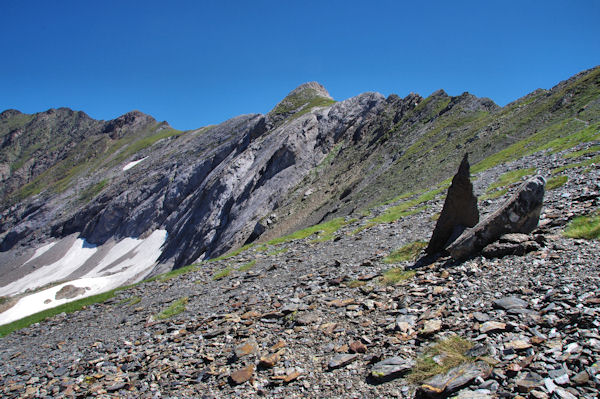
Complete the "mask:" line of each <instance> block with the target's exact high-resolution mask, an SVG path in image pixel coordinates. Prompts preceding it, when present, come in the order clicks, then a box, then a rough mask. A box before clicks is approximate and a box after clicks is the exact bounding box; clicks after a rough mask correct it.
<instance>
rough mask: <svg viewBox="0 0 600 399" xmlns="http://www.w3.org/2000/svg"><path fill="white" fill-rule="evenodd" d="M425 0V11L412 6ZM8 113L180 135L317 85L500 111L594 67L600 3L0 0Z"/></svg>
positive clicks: (2, 87) (0, 88)
mask: <svg viewBox="0 0 600 399" xmlns="http://www.w3.org/2000/svg"><path fill="white" fill-rule="evenodd" d="M417 3H422V4H417ZM0 10H1V12H0V34H1V37H2V46H1V47H0V48H1V54H2V60H1V62H0V110H4V109H8V108H16V109H18V110H20V111H22V112H27V113H33V112H39V111H44V110H46V109H48V108H56V107H63V106H64V107H70V108H73V109H76V110H83V111H85V112H86V113H87V114H89V115H90V116H92V117H93V118H96V119H112V118H115V117H117V116H119V115H121V114H123V113H125V112H127V111H130V110H133V109H138V110H140V111H142V112H145V113H148V114H151V115H152V116H154V117H155V118H156V119H158V120H160V121H162V120H167V121H168V122H169V123H170V124H171V125H172V126H173V127H175V128H177V129H182V130H184V129H192V128H198V127H201V126H204V125H208V124H214V123H219V122H221V121H223V120H226V119H228V118H230V117H233V116H236V115H240V114H245V113H255V112H256V113H266V112H268V111H269V110H270V109H271V108H272V107H273V106H274V105H275V104H276V103H277V102H278V101H279V100H281V99H282V98H283V97H284V96H285V95H286V94H287V93H288V92H289V91H291V90H292V89H294V88H295V87H297V86H298V85H299V84H301V83H303V82H307V81H312V80H316V81H318V82H320V83H321V84H323V85H324V86H325V87H326V88H327V89H328V90H329V92H330V93H331V95H332V96H333V97H334V98H335V99H336V100H343V99H346V98H349V97H352V96H354V95H357V94H359V93H362V92H365V91H378V92H380V93H383V94H385V95H388V94H392V93H396V94H398V95H400V96H405V95H407V94H409V93H410V92H416V93H419V94H421V95H423V96H427V95H429V94H431V93H432V92H433V91H435V90H437V89H440V88H442V89H444V90H446V92H448V93H449V94H451V95H458V94H461V93H462V92H463V91H469V92H471V93H473V94H475V95H477V96H482V97H490V98H491V99H492V100H494V101H495V102H496V103H498V104H500V105H505V104H506V103H508V102H510V101H513V100H515V99H517V98H519V97H521V96H523V95H525V94H527V93H529V92H531V91H533V90H535V89H536V88H540V87H541V88H550V87H552V86H553V85H554V84H556V83H558V82H559V81H561V80H564V79H566V78H568V77H570V76H571V75H573V74H575V73H577V72H580V71H582V70H584V69H588V68H591V67H593V66H596V65H598V64H600V23H598V21H599V20H600V1H596V0H589V1H578V0H570V1H566V0H565V1H552V0H547V1H523V0H520V1H501V2H488V1H428V2H403V1H372V2H367V1H352V0H345V1H326V0H321V1H286V0H278V1H263V0H253V1H170V2H166V1H152V0H147V1H126V0H120V1H114V0H103V1H91V0H90V1H85V0H78V1H61V0H56V1H47V0H45V1H27V0H0Z"/></svg>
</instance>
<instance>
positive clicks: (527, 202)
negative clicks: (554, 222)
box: [447, 176, 546, 260]
mask: <svg viewBox="0 0 600 399" xmlns="http://www.w3.org/2000/svg"><path fill="white" fill-rule="evenodd" d="M545 184H546V181H545V180H544V178H543V177H542V176H536V177H533V178H532V179H530V180H528V181H527V182H525V183H524V184H523V185H522V186H521V187H520V188H519V190H518V191H517V192H516V193H515V194H514V195H513V196H512V197H511V198H509V199H508V200H507V201H506V202H505V203H504V204H503V205H502V206H501V207H500V208H499V209H498V210H496V211H495V212H493V213H492V214H491V215H489V216H488V217H486V218H485V219H484V220H482V221H481V222H479V223H478V224H477V225H476V226H475V227H473V228H472V229H468V230H465V232H464V233H463V234H461V236H460V237H458V238H457V239H456V241H454V242H453V243H452V244H450V246H449V247H448V248H447V250H448V252H449V253H450V255H451V256H452V258H454V259H457V260H461V259H465V258H467V257H469V256H470V255H472V254H474V253H477V252H479V251H481V250H482V249H483V248H484V247H485V246H486V245H488V244H491V243H492V242H494V241H496V240H497V239H499V238H500V237H501V236H502V235H503V234H506V233H530V232H531V231H533V229H535V227H536V226H537V224H538V221H539V217H540V211H541V209H542V202H543V200H544V186H545Z"/></svg>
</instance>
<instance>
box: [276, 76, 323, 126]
mask: <svg viewBox="0 0 600 399" xmlns="http://www.w3.org/2000/svg"><path fill="white" fill-rule="evenodd" d="M333 102H334V100H333V98H332V97H331V96H330V95H329V92H327V90H326V89H325V88H324V87H323V86H322V85H321V84H319V83H317V82H308V83H303V84H301V85H300V86H298V87H296V88H295V89H294V90H292V91H291V92H290V93H289V94H288V95H287V96H285V98H284V99H283V100H281V101H280V102H279V103H278V104H277V105H276V106H275V108H273V109H272V110H271V112H269V114H268V117H269V122H270V125H272V126H277V125H279V124H281V123H282V122H283V121H284V120H286V119H287V118H289V117H291V116H294V115H295V116H300V115H302V114H304V113H306V112H308V111H310V110H311V109H312V108H315V107H319V106H327V105H330V104H332V103H333Z"/></svg>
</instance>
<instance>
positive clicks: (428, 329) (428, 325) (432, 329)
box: [419, 319, 442, 336]
mask: <svg viewBox="0 0 600 399" xmlns="http://www.w3.org/2000/svg"><path fill="white" fill-rule="evenodd" d="M441 329H442V321H441V320H437V319H433V320H427V321H425V324H424V325H423V329H422V330H421V331H419V335H425V336H426V335H433V334H435V333H437V332H439V331H440V330H441Z"/></svg>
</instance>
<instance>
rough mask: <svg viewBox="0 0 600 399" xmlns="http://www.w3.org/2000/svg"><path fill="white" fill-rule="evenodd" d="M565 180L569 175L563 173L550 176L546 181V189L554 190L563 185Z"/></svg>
mask: <svg viewBox="0 0 600 399" xmlns="http://www.w3.org/2000/svg"><path fill="white" fill-rule="evenodd" d="M567 180H569V177H568V176H565V175H561V176H554V177H551V178H550V179H548V181H547V182H546V190H554V189H556V188H559V187H561V186H564V185H565V183H566V182H567Z"/></svg>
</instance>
